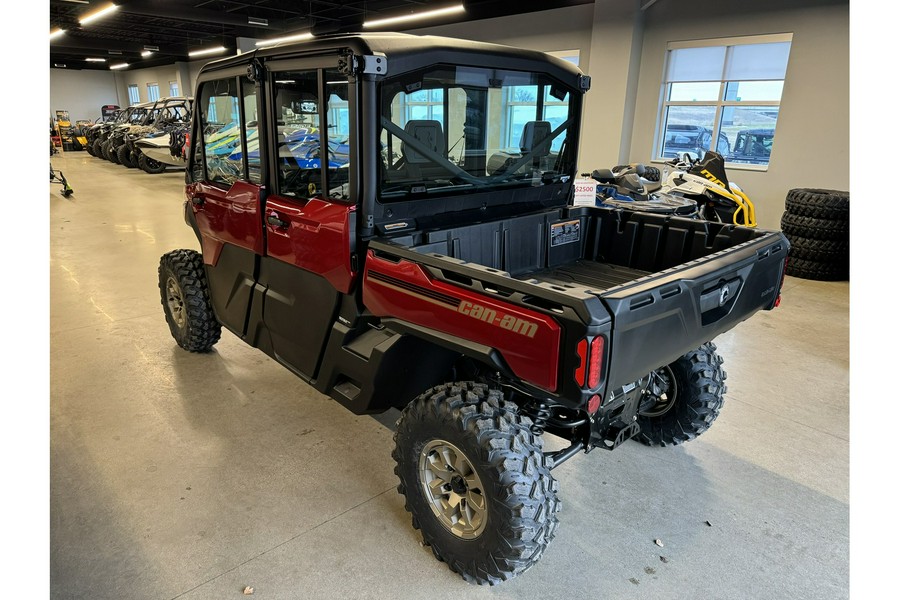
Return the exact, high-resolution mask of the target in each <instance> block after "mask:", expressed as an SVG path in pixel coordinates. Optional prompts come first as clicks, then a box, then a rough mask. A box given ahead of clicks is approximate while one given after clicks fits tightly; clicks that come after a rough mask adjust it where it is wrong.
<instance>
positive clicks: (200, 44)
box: [50, 0, 592, 70]
mask: <svg viewBox="0 0 900 600" xmlns="http://www.w3.org/2000/svg"><path fill="white" fill-rule="evenodd" d="M591 2H592V0H568V1H563V2H553V3H548V2H535V1H532V0H520V1H518V2H509V1H508V0H465V1H464V2H460V1H459V0H441V1H439V2H429V1H425V0H364V1H341V0H117V1H116V2H115V4H117V5H118V6H117V8H116V10H114V11H112V12H110V13H108V14H105V15H103V16H101V17H99V18H97V19H96V20H92V21H90V22H88V23H81V22H80V20H82V19H84V18H85V17H86V16H89V15H91V14H93V13H96V12H98V11H100V10H102V9H104V8H105V7H107V6H109V5H110V4H112V3H111V2H110V1H109V0H50V32H51V33H53V32H54V31H56V30H58V29H63V30H64V33H62V34H61V35H56V36H54V37H51V39H50V66H51V68H53V67H57V68H66V69H102V70H106V69H109V67H110V66H111V65H114V64H118V63H129V65H130V67H129V68H132V69H134V68H147V67H155V66H161V65H167V64H172V63H174V62H176V61H185V60H198V59H199V58H200V57H197V58H194V57H191V56H189V53H190V52H195V51H198V50H204V49H207V48H212V47H217V46H224V47H225V48H226V49H227V50H226V52H219V53H218V55H211V56H209V58H210V59H213V58H216V57H217V56H224V55H226V53H227V54H233V53H234V52H235V48H236V38H252V39H258V40H265V39H272V38H277V37H283V36H288V35H292V34H298V33H304V32H307V31H312V32H313V33H328V32H330V31H339V30H342V31H358V30H360V29H361V27H362V24H363V23H364V22H371V21H373V20H376V19H386V18H391V17H398V16H406V15H411V14H418V13H422V12H426V11H432V10H435V9H442V8H450V7H454V6H457V5H459V4H464V10H458V11H450V12H448V13H446V14H444V15H442V16H435V17H432V18H429V19H426V20H419V21H408V22H404V23H399V24H393V25H390V26H388V25H385V26H383V27H381V28H377V29H372V30H380V31H385V30H395V31H402V30H403V29H408V28H414V27H425V26H430V25H439V24H445V23H457V22H464V21H474V20H478V19H484V18H490V17H498V16H504V15H509V14H513V13H527V12H533V11H538V10H545V9H547V8H558V7H560V6H570V5H576V4H589V3H591ZM149 51H152V53H151V54H147V53H148V52H149ZM142 53H143V54H144V55H143V56H142ZM88 58H92V59H94V60H93V61H87V60H86V59H88ZM99 59H104V60H102V61H101V60H99ZM63 65H65V66H64V67H63Z"/></svg>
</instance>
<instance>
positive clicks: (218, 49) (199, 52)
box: [188, 46, 226, 56]
mask: <svg viewBox="0 0 900 600" xmlns="http://www.w3.org/2000/svg"><path fill="white" fill-rule="evenodd" d="M225 50H226V48H225V46H216V47H215V48H205V49H203V50H194V51H193V52H188V56H204V55H206V54H217V53H219V52H225Z"/></svg>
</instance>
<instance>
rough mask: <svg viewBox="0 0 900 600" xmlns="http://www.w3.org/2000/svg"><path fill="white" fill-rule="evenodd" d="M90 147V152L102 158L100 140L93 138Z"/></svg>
mask: <svg viewBox="0 0 900 600" xmlns="http://www.w3.org/2000/svg"><path fill="white" fill-rule="evenodd" d="M91 149H92V150H93V152H92V153H91V154H93V155H94V156H96V157H97V158H103V144H102V143H101V142H100V140H94V143H93V144H91Z"/></svg>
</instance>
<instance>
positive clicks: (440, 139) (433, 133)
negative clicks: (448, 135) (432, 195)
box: [400, 119, 447, 179]
mask: <svg viewBox="0 0 900 600" xmlns="http://www.w3.org/2000/svg"><path fill="white" fill-rule="evenodd" d="M404 131H406V133H407V134H409V136H410V137H413V138H415V139H416V140H417V141H419V142H420V143H421V144H422V145H424V146H425V147H427V148H428V149H430V150H433V151H434V153H435V154H438V155H440V156H444V157H445V158H446V156H445V155H444V151H445V144H444V129H443V127H442V126H441V122H440V121H435V120H432V119H412V120H410V121H407V122H406V126H405V127H404ZM400 153H401V154H402V155H403V158H404V159H405V162H406V170H407V173H408V175H409V177H410V178H412V179H430V178H432V177H440V176H445V175H447V169H445V168H444V167H442V166H441V165H437V164H435V163H434V161H432V160H431V159H430V158H428V157H427V156H425V155H424V154H422V153H421V152H419V151H418V150H416V149H415V148H413V147H412V146H410V145H409V144H407V142H405V141H401V143H400Z"/></svg>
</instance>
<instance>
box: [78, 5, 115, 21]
mask: <svg viewBox="0 0 900 600" xmlns="http://www.w3.org/2000/svg"><path fill="white" fill-rule="evenodd" d="M117 8H119V7H118V6H116V5H115V4H110V5H109V6H106V7H104V8H101V9H100V10H98V11H96V12H92V13H91V14H89V15H86V16H84V17H81V18H80V19H78V22H79V23H81V24H82V25H87V24H88V23H92V22H94V21H96V20H97V19H100V18H102V17H105V16H106V15H108V14H110V13H111V12H113V11H114V10H116V9H117Z"/></svg>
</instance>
